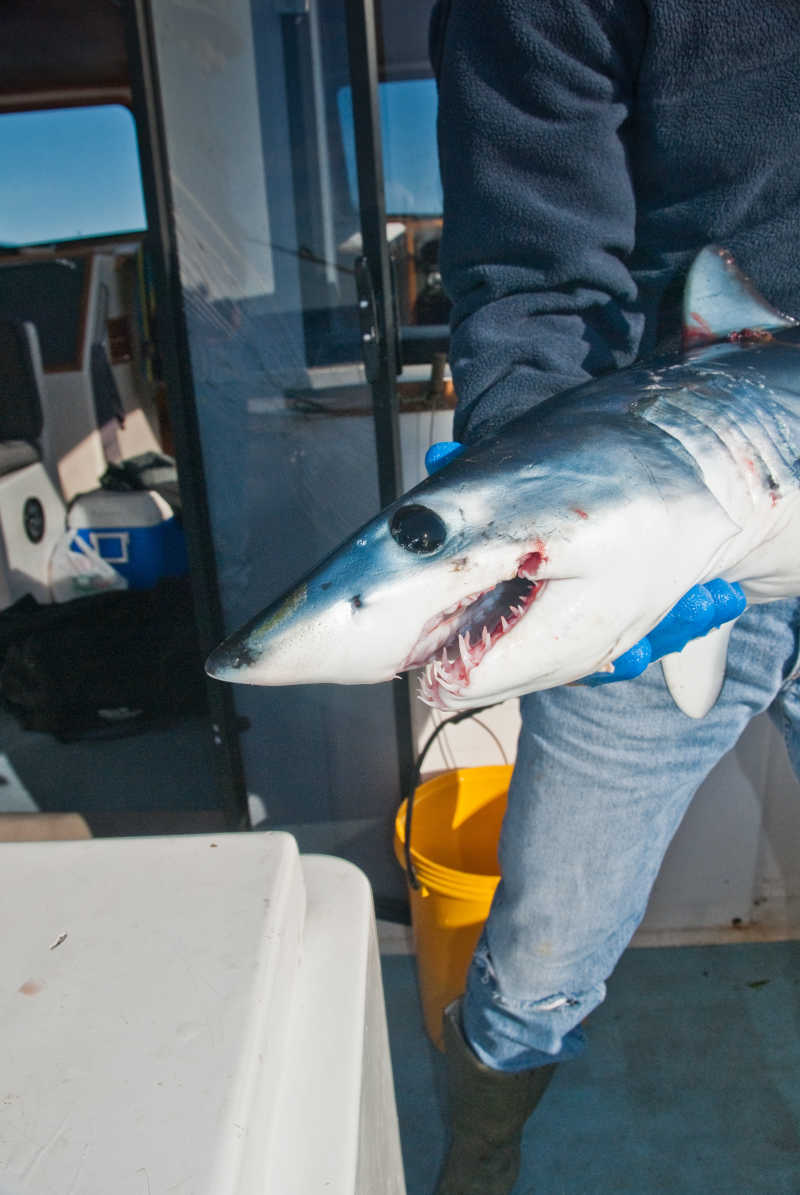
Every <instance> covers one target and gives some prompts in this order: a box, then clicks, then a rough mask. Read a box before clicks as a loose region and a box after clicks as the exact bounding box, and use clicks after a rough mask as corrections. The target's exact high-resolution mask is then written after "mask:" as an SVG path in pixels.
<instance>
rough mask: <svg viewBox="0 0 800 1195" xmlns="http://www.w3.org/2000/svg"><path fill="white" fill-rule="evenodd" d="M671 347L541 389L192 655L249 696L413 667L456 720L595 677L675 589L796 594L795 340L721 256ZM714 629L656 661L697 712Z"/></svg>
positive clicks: (701, 277)
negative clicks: (724, 587)
mask: <svg viewBox="0 0 800 1195" xmlns="http://www.w3.org/2000/svg"><path fill="white" fill-rule="evenodd" d="M685 304H686V315H685V324H686V327H687V329H688V334H689V344H690V347H689V348H688V350H687V351H686V352H685V353H684V354H683V355H682V356H680V357H676V358H674V359H668V360H663V361H661V362H659V363H655V364H652V365H637V366H634V367H632V368H630V369H628V370H624V371H621V372H619V373H616V374H613V375H609V376H607V377H604V378H602V379H600V380H599V381H595V382H591V383H588V384H587V385H584V386H580V387H578V388H577V389H575V390H571V391H569V392H567V393H564V394H560V395H556V396H555V397H553V398H552V399H550V400H548V401H547V402H545V403H542V404H540V405H539V406H537V407H536V408H534V409H533V410H531V411H530V412H529V413H528V414H526V415H524V416H522V417H521V418H519V419H517V420H515V421H514V422H513V423H511V424H509V425H508V426H507V427H506V428H505V429H503V430H502V431H501V432H500V433H499V434H498V435H496V436H494V437H493V438H489V439H487V440H485V441H483V442H481V443H480V444H477V445H475V446H473V447H470V448H469V449H468V450H467V451H466V452H465V453H464V454H463V455H462V456H461V457H459V458H457V459H456V460H454V461H453V462H452V463H450V464H449V465H447V466H445V467H444V468H443V469H441V470H440V471H439V472H438V473H436V474H434V475H433V476H432V477H430V478H428V479H427V480H426V481H424V482H422V483H421V484H420V485H418V486H416V487H415V488H414V489H413V490H411V491H410V492H409V493H407V494H405V495H404V496H403V497H402V498H400V499H399V500H398V501H397V502H394V503H393V504H392V505H391V506H389V507H387V508H386V509H385V510H384V511H382V512H381V513H380V514H379V515H378V516H377V517H376V518H375V519H373V520H372V521H371V522H369V523H367V524H366V525H365V526H364V527H362V528H361V529H360V530H359V531H357V532H356V533H355V534H354V535H353V536H351V537H350V539H348V540H347V541H346V542H345V543H343V544H342V545H341V547H340V548H338V549H337V550H336V551H335V552H334V553H333V554H332V555H331V556H329V557H328V559H327V560H325V561H324V562H323V563H322V564H320V565H319V566H318V567H317V568H316V569H314V570H313V571H312V572H311V573H309V574H308V575H307V576H306V577H305V578H304V579H303V580H302V581H301V582H300V583H299V584H298V585H296V586H295V587H294V588H293V589H292V590H290V591H289V592H288V593H287V594H286V595H285V596H284V597H282V598H280V599H279V600H278V601H277V602H274V603H273V604H272V605H270V606H269V607H267V609H266V610H264V611H263V612H262V613H261V614H258V615H257V616H256V617H255V618H253V619H252V620H251V621H250V622H249V623H248V624H247V625H246V626H245V627H243V628H242V629H241V630H240V631H239V632H238V633H237V634H235V635H233V636H232V637H231V638H230V639H228V640H226V642H225V643H223V644H222V645H221V646H220V647H218V648H217V649H216V650H215V651H214V652H213V653H212V655H211V657H210V658H209V661H208V664H207V669H208V671H209V673H210V675H212V676H214V677H217V678H219V679H220V680H226V681H239V682H243V683H246V684H263V685H290V684H309V683H339V684H371V683H376V682H380V681H386V680H389V679H391V678H392V677H393V676H395V675H396V674H398V673H400V672H403V671H405V670H408V669H421V677H420V696H421V698H422V700H423V701H425V702H427V703H428V704H430V705H434V706H438V707H440V708H443V709H456V710H458V709H467V708H471V707H474V706H478V705H484V704H487V703H489V702H493V701H501V700H504V699H505V698H508V697H513V696H517V695H521V694H523V693H528V692H532V691H534V690H537V689H546V688H552V687H554V686H556V685H561V684H567V683H570V682H573V681H576V680H578V679H580V678H581V677H584V676H587V675H588V674H590V673H592V672H597V671H601V670H606V671H612V670H613V663H612V661H613V660H614V659H615V658H616V657H618V656H619V655H621V654H622V653H623V652H625V651H626V650H627V649H628V648H629V647H631V646H632V645H633V644H634V643H636V642H637V641H638V640H639V639H641V638H642V637H643V636H644V635H646V634H647V633H648V632H649V631H651V630H652V629H653V627H655V626H656V625H657V623H659V622H660V620H661V619H662V618H663V616H664V615H665V614H666V613H667V611H668V610H669V609H670V608H671V607H672V606H673V605H674V604H675V602H676V601H678V599H679V598H680V597H681V596H682V595H683V594H684V593H685V592H686V591H687V590H688V589H690V588H691V587H692V586H693V585H695V584H699V583H702V582H704V581H708V580H711V579H712V578H714V577H722V578H724V579H725V580H727V581H729V582H734V581H736V582H739V583H740V584H741V586H742V588H743V589H744V591H745V594H746V596H747V599H748V601H749V602H751V603H753V602H763V601H771V600H775V599H778V598H782V597H787V596H793V595H800V330H799V329H798V324H797V322H796V321H794V320H792V319H790V318H788V317H785V316H781V315H780V314H779V313H778V312H776V311H774V310H773V309H772V308H771V307H769V306H768V304H767V303H766V302H765V301H764V300H763V299H761V298H760V297H759V296H758V295H757V294H756V293H755V292H754V291H753V289H752V287H751V286H750V284H749V283H748V282H747V280H746V279H745V278H744V277H743V276H742V275H741V274H740V272H739V271H738V269H737V267H736V265H735V263H734V262H733V261H732V259H731V258H730V256H729V255H728V254H727V253H726V252H725V251H724V250H722V249H718V248H716V247H708V248H706V249H704V250H703V251H702V252H701V253H700V254H699V256H698V258H697V259H696V261H695V263H694V265H693V267H692V270H691V271H690V275H689V278H688V281H687V288H686V297H685ZM729 631H730V626H728V627H727V629H726V628H722V629H721V630H719V631H714V632H711V633H710V634H709V635H707V636H706V637H705V638H703V639H700V640H696V641H695V642H694V643H693V644H690V645H689V647H687V648H686V649H684V651H683V652H682V653H680V654H676V655H673V656H671V657H667V658H666V660H665V663H664V671H665V675H666V677H667V682H668V684H669V686H670V689H671V691H672V693H673V696H674V697H675V699H676V700H677V702H678V704H679V705H680V706H681V708H682V709H684V711H685V712H686V713H689V714H691V715H693V716H700V715H702V714H703V713H705V712H706V711H707V709H708V708H710V706H711V705H712V704H713V702H714V701H715V700H716V696H717V693H718V691H719V687H720V685H721V683H722V679H723V674H724V666H725V654H726V648H727V637H728V634H729Z"/></svg>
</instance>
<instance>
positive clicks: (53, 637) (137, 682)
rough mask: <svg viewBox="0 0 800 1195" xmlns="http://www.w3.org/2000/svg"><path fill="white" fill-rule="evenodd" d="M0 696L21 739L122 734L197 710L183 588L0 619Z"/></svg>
mask: <svg viewBox="0 0 800 1195" xmlns="http://www.w3.org/2000/svg"><path fill="white" fill-rule="evenodd" d="M0 659H2V667H0V694H2V697H3V698H4V700H5V702H6V704H7V706H8V707H9V708H10V709H11V710H12V711H13V712H14V713H15V714H16V715H17V716H18V717H19V718H20V719H21V721H22V723H23V725H24V726H25V727H26V728H27V729H29V730H39V731H47V732H49V733H51V734H54V735H56V736H57V737H59V738H61V739H74V738H80V737H84V736H86V735H91V734H96V733H97V732H98V731H100V730H102V731H103V732H104V734H119V733H126V734H128V733H131V732H132V731H135V730H138V729H139V728H141V729H145V728H146V727H149V726H152V724H153V723H154V722H163V721H165V720H169V719H171V718H175V717H180V716H184V715H187V714H192V713H199V712H201V711H203V710H205V709H206V682H205V676H204V670H203V653H202V652H201V650H200V647H199V644H198V641H197V632H196V629H195V621H194V609H193V606H192V598H191V591H190V587H189V582H188V579H187V578H185V577H180V578H165V579H164V580H162V581H160V582H159V583H158V585H156V586H155V587H154V588H153V589H144V590H127V591H122V592H119V591H118V592H113V593H103V594H97V595H94V596H91V597H82V598H76V599H75V600H74V601H71V602H64V603H61V604H59V605H52V606H40V605H38V604H37V603H36V602H35V601H34V600H33V599H32V598H23V599H22V600H21V601H19V602H17V603H16V604H15V605H14V606H11V607H10V608H9V609H7V610H5V611H3V613H2V614H0Z"/></svg>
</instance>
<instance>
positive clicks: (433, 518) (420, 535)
mask: <svg viewBox="0 0 800 1195" xmlns="http://www.w3.org/2000/svg"><path fill="white" fill-rule="evenodd" d="M389 530H390V531H391V533H392V539H394V540H395V541H396V542H397V543H398V544H399V545H400V547H401V548H405V550H406V551H407V552H416V553H418V555H420V556H429V555H430V554H431V552H436V551H437V550H438V549H439V548H441V546H442V544H443V543H444V541H445V540H446V539H447V528H446V527H445V525H444V523H443V522H442V520H441V519H440V518H439V516H438V515H437V514H435V513H434V511H432V510H428V508H427V506H401V507H400V509H399V510H398V511H397V512H396V513H395V515H394V517H393V518H392V521H391V523H390V524H389Z"/></svg>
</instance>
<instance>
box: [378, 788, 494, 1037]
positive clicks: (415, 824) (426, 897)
mask: <svg viewBox="0 0 800 1195" xmlns="http://www.w3.org/2000/svg"><path fill="white" fill-rule="evenodd" d="M511 771H512V769H511V767H505V766H503V767H486V768H457V769H455V770H454V771H451V772H444V773H443V774H442V775H441V776H436V777H435V778H434V779H433V780H428V781H426V783H425V784H421V785H420V786H419V788H418V789H417V790H416V792H415V793H414V807H413V812H412V820H411V863H412V866H413V868H414V872H415V873H416V876H417V881H418V883H419V885H420V887H419V888H414V887H413V886H412V885H411V884H409V898H410V901H411V924H412V926H413V930H414V942H415V945H416V950H417V968H418V978H419V989H420V998H421V1001H422V1015H423V1020H424V1022H425V1029H426V1031H427V1033H428V1036H429V1037H430V1039H431V1041H433V1043H434V1045H436V1046H438V1047H439V1049H441V1048H442V1010H443V1009H444V1008H445V1007H446V1006H447V1005H448V1004H449V1003H450V1001H451V1000H454V999H455V998H456V997H457V996H460V995H461V994H462V992H463V991H464V982H465V980H466V976H467V970H468V968H469V963H470V959H471V958H472V952H473V950H474V949H475V944H476V942H477V941H478V937H479V936H480V932H481V929H482V928H483V923H484V922H485V920H486V918H487V917H488V915H489V907H490V905H491V903H492V897H493V896H494V890H495V888H496V887H497V885H498V882H499V880H500V869H499V867H498V863H497V846H498V842H499V839H500V827H501V825H502V821H503V814H504V813H505V809H506V796H507V793H508V785H509V782H510V780H511ZM407 805H408V802H407V801H403V804H402V805H401V806H400V808H399V809H398V811H397V816H396V818H395V823H394V830H395V834H394V851H395V855H396V856H397V859H398V861H399V863H400V865H401V866H402V867H403V869H405V866H406V859H405V834H406V809H407Z"/></svg>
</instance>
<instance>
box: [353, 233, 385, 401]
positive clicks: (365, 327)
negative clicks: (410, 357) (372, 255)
mask: <svg viewBox="0 0 800 1195" xmlns="http://www.w3.org/2000/svg"><path fill="white" fill-rule="evenodd" d="M356 296H357V298H358V326H359V330H360V332H361V356H362V358H363V360H364V371H365V373H366V375H367V381H368V382H374V381H375V380H376V379H377V377H378V372H379V363H380V332H379V330H378V307H377V303H376V302H375V288H374V286H373V285H372V275H371V274H370V272H369V262H368V261H367V259H366V257H359V258H357V260H356Z"/></svg>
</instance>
